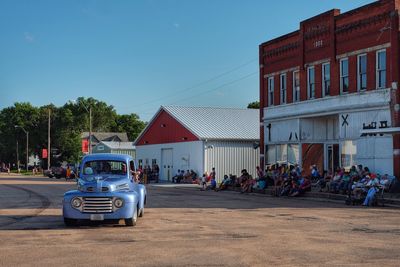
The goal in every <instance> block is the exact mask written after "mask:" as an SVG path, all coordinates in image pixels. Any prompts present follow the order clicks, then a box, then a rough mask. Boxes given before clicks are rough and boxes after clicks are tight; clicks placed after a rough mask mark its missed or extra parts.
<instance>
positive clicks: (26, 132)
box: [14, 125, 29, 171]
mask: <svg viewBox="0 0 400 267" xmlns="http://www.w3.org/2000/svg"><path fill="white" fill-rule="evenodd" d="M14 127H15V129H16V128H21V129H22V130H23V131H24V132H25V134H26V171H28V160H29V155H28V144H29V132H28V131H27V130H25V128H24V127H22V126H19V125H14Z"/></svg>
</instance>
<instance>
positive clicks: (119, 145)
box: [100, 141, 135, 149]
mask: <svg viewBox="0 0 400 267" xmlns="http://www.w3.org/2000/svg"><path fill="white" fill-rule="evenodd" d="M100 144H104V145H105V146H108V147H109V148H111V149H135V146H134V144H133V142H113V141H111V142H109V141H102V142H101V143H100Z"/></svg>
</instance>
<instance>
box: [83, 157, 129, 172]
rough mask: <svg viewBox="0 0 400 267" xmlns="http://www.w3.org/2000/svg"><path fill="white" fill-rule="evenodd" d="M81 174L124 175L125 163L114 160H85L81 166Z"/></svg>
mask: <svg viewBox="0 0 400 267" xmlns="http://www.w3.org/2000/svg"><path fill="white" fill-rule="evenodd" d="M83 175H89V176H90V175H105V176H110V175H126V163H125V162H122V161H115V160H94V161H87V162H86V163H85V165H84V166H83Z"/></svg>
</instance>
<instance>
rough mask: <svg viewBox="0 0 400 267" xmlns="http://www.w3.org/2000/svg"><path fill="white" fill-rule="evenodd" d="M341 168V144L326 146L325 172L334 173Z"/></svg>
mask: <svg viewBox="0 0 400 267" xmlns="http://www.w3.org/2000/svg"><path fill="white" fill-rule="evenodd" d="M338 167H339V144H326V146H325V170H327V171H329V170H331V171H332V173H333V172H334V171H335V170H336V169H337V168H338Z"/></svg>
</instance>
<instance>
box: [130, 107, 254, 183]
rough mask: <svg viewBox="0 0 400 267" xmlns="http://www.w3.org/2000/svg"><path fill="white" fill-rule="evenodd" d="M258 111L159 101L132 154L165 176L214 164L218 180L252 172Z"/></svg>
mask: <svg viewBox="0 0 400 267" xmlns="http://www.w3.org/2000/svg"><path fill="white" fill-rule="evenodd" d="M258 115H259V113H258V110H256V109H235V108H211V107H178V106H162V107H161V108H160V109H159V110H158V112H157V113H156V114H155V115H154V117H153V118H152V119H151V121H150V122H149V124H148V125H147V127H146V128H145V129H144V130H143V132H142V133H141V134H140V135H139V137H138V138H137V139H136V141H135V146H136V159H137V160H138V164H139V166H142V167H144V166H152V165H154V164H157V165H159V167H160V179H161V180H164V181H171V178H172V177H173V176H174V175H175V173H176V172H177V171H178V170H184V171H186V170H190V169H192V170H194V171H195V172H196V173H197V174H198V175H201V174H202V173H204V172H206V171H207V172H210V171H211V169H212V168H213V167H215V169H216V173H217V180H218V181H221V180H222V178H223V175H224V174H227V175H229V174H240V171H241V170H242V169H247V170H248V171H249V173H250V174H252V175H253V176H254V175H256V173H255V168H256V166H257V165H259V157H258V155H259V149H258V143H259V135H260V133H259V127H258V126H259V117H258ZM255 144H257V146H255Z"/></svg>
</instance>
